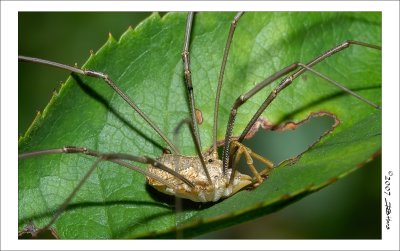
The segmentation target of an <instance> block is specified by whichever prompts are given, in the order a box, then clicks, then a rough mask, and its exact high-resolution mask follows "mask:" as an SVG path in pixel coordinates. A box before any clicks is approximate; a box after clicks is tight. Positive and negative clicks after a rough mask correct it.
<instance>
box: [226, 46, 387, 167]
mask: <svg viewBox="0 0 400 251" xmlns="http://www.w3.org/2000/svg"><path fill="white" fill-rule="evenodd" d="M350 45H360V46H364V47H368V48H372V49H376V50H381V47H380V46H376V45H372V44H367V43H363V42H359V41H353V40H349V41H345V42H343V43H342V44H340V45H338V46H336V47H334V48H332V49H330V50H328V51H326V52H325V53H323V54H321V55H320V56H318V57H316V58H314V59H313V60H311V61H310V62H308V63H307V64H305V65H304V64H301V63H294V64H292V65H289V66H288V67H286V68H284V69H282V70H280V71H278V72H277V73H275V74H273V75H271V76H270V77H268V78H266V79H265V80H263V81H262V82H260V83H259V84H257V85H256V86H255V87H253V88H252V89H251V90H250V91H248V92H247V93H245V94H243V95H240V96H239V97H238V98H237V99H236V101H235V103H234V104H233V106H232V109H231V112H230V116H229V121H228V126H227V129H226V134H225V142H224V152H223V158H222V161H223V169H224V171H225V170H226V169H227V168H229V167H230V166H231V163H229V162H230V161H229V145H230V142H231V137H232V130H233V125H234V123H235V118H236V113H237V109H238V108H239V107H240V106H241V105H242V104H244V103H245V102H246V101H247V100H248V99H250V98H251V97H252V96H253V95H254V94H256V93H258V92H259V91H260V90H261V89H263V88H264V87H265V86H267V85H269V84H270V83H272V82H273V81H275V80H277V79H278V78H280V77H283V76H285V75H286V74H288V73H290V72H292V71H294V70H296V69H298V68H300V69H299V70H297V71H296V72H295V73H293V74H292V75H290V76H288V77H286V78H285V79H283V80H282V81H281V82H280V84H279V85H278V86H277V87H275V88H274V89H273V90H272V92H271V93H270V94H269V96H268V97H267V99H266V100H265V101H264V103H263V104H262V105H261V106H260V108H259V109H258V110H257V111H256V113H255V114H254V116H253V117H252V119H251V120H250V121H249V123H248V124H247V126H246V128H245V129H244V130H243V132H242V134H241V135H240V137H239V138H238V140H237V141H238V142H242V141H243V139H244V137H245V136H246V135H247V133H248V132H249V130H250V129H251V127H252V126H253V125H254V123H255V122H256V121H257V119H258V117H259V116H260V115H261V114H262V113H263V112H264V110H265V109H266V108H267V107H268V105H269V104H270V103H271V102H272V101H273V100H274V99H275V98H276V96H277V95H278V94H279V92H281V91H282V90H283V89H285V88H286V87H288V86H289V85H290V84H291V83H293V80H295V79H296V78H298V77H299V76H300V75H301V74H303V73H304V72H306V71H307V70H310V71H311V72H313V73H314V74H316V75H317V76H319V77H321V78H323V79H324V80H327V81H328V82H329V83H332V84H334V85H335V86H337V87H339V88H341V89H343V90H344V91H346V92H348V93H349V94H351V95H353V96H355V97H357V98H359V99H360V100H362V101H364V102H366V103H368V104H369V105H371V106H373V107H375V108H377V109H379V106H378V105H376V104H373V103H372V102H370V101H368V100H366V99H365V98H363V97H361V96H359V95H357V94H354V92H352V91H350V90H349V89H347V88H346V87H344V86H342V85H341V84H339V83H337V82H335V81H333V80H331V79H329V78H328V77H326V76H324V75H323V74H321V73H319V72H316V71H315V70H311V67H312V66H314V65H315V64H317V63H319V62H321V61H322V60H324V59H326V58H328V57H330V56H332V55H333V54H335V53H337V52H340V51H342V50H344V49H346V48H348V47H349V46H350ZM231 151H233V152H235V151H236V149H232V150H231ZM233 154H235V153H233Z"/></svg>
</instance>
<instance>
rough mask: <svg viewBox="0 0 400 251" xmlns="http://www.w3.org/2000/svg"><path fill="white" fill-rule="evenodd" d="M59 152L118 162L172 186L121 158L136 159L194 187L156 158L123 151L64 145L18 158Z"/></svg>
mask: <svg viewBox="0 0 400 251" xmlns="http://www.w3.org/2000/svg"><path fill="white" fill-rule="evenodd" d="M60 153H81V154H85V155H89V156H94V157H97V158H103V159H104V160H107V161H111V162H114V163H117V164H120V165H122V166H125V167H127V168H130V169H132V170H134V171H137V172H140V173H142V174H144V175H145V176H148V177H151V178H153V179H155V180H157V181H159V182H160V183H162V184H164V185H166V186H168V187H171V188H174V187H173V186H172V185H171V184H169V183H168V182H166V181H165V180H163V179H161V178H160V177H158V176H156V175H154V174H153V173H151V172H148V171H147V170H144V169H142V168H139V167H136V166H134V165H131V164H130V163H128V162H125V161H123V160H131V161H136V162H139V163H143V164H150V165H152V166H154V167H156V168H159V169H161V170H163V171H165V172H168V173H170V174H171V175H173V176H175V177H176V178H178V179H180V180H181V181H182V182H184V183H186V184H187V185H188V186H190V187H194V185H193V183H192V182H191V181H189V180H188V179H186V178H185V177H183V176H182V175H181V174H179V173H177V172H175V171H174V170H172V169H171V168H168V167H167V166H165V165H164V164H163V163H161V162H159V161H157V160H156V159H153V158H151V157H147V156H142V157H138V156H135V155H131V154H124V153H101V152H98V151H95V150H91V149H89V148H86V147H80V146H65V147H62V148H56V149H47V150H39V151H32V152H27V153H22V154H20V155H19V156H18V159H25V158H30V157H35V156H42V155H49V154H60Z"/></svg>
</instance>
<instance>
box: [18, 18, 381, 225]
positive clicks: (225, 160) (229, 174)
mask: <svg viewBox="0 0 400 251" xmlns="http://www.w3.org/2000/svg"><path fill="white" fill-rule="evenodd" d="M242 15H243V13H242V12H239V13H238V14H237V15H236V16H235V17H234V19H233V20H232V22H231V25H230V30H229V35H228V38H227V41H226V46H225V49H224V54H223V58H222V63H221V68H220V75H219V78H218V85H217V92H216V96H215V105H214V124H213V145H212V148H211V149H210V150H209V151H207V152H204V153H203V152H202V151H201V149H202V147H201V139H200V134H199V129H198V123H197V120H196V113H195V108H196V105H195V95H194V92H193V86H192V79H191V71H190V56H189V51H190V43H189V41H190V36H191V29H192V24H193V16H194V14H193V13H189V14H188V17H187V22H186V29H185V37H184V46H183V51H182V60H183V65H184V78H185V84H186V87H187V92H188V97H189V109H190V118H188V119H186V120H184V121H182V122H181V123H180V124H179V125H177V127H176V132H175V133H178V131H179V129H180V128H181V126H182V125H184V124H187V125H188V126H189V127H190V132H191V134H192V138H193V142H194V146H195V149H196V152H197V156H183V155H181V154H180V152H179V149H178V148H177V147H176V146H175V145H174V143H173V142H172V141H171V140H170V139H169V138H168V137H167V136H166V135H165V134H164V133H163V132H162V131H161V130H160V129H159V127H158V126H157V125H156V124H155V123H154V122H153V121H152V120H151V119H150V118H149V117H148V116H147V115H146V114H145V113H144V112H143V111H142V110H141V109H140V108H139V107H138V106H137V105H136V104H135V103H134V102H133V101H132V100H131V98H130V97H129V96H128V95H127V94H126V93H125V92H124V91H123V90H121V89H120V88H119V87H118V85H117V84H116V83H115V82H114V81H113V80H112V79H111V78H110V77H109V76H108V75H107V74H106V73H102V72H98V71H94V70H89V69H79V68H76V67H72V66H68V65H65V64H60V63H56V62H52V61H48V60H43V59H39V58H33V57H26V56H19V60H20V61H26V62H31V63H38V64H44V65H48V66H52V67H56V68H60V69H63V70H67V71H70V72H73V73H76V74H80V75H85V76H89V77H94V78H99V79H102V80H104V82H105V83H106V84H108V85H109V86H110V87H111V88H112V89H113V90H114V91H115V92H116V93H117V94H118V95H119V96H120V97H121V98H122V99H123V100H124V101H125V102H126V103H127V104H128V105H129V106H131V108H132V109H134V110H135V111H136V112H137V113H138V114H139V115H140V116H141V118H142V119H143V120H144V121H145V122H146V123H147V124H148V125H149V126H150V127H151V128H152V129H153V130H154V131H155V132H156V133H157V134H158V135H159V136H160V137H161V138H162V139H163V140H164V141H165V143H166V144H167V145H168V148H169V150H170V152H171V153H164V154H163V155H162V156H161V157H159V158H152V157H148V156H135V155H131V154H124V153H104V152H99V151H96V150H92V149H88V148H85V147H82V146H64V147H61V148H55V149H46V150H36V151H32V152H26V153H21V154H19V159H24V158H28V157H35V156H36V157H37V156H41V155H48V154H59V153H80V154H85V155H88V156H93V157H95V161H94V163H93V164H92V166H91V168H90V169H89V171H88V172H87V173H86V174H85V176H84V177H83V178H82V179H81V180H80V182H79V184H78V185H77V186H76V187H75V189H74V190H73V191H72V192H71V193H70V195H69V196H68V198H67V199H66V200H65V201H64V203H63V204H62V205H61V206H60V207H59V208H58V210H57V211H56V213H55V214H54V216H53V217H52V219H51V221H50V222H49V223H48V224H47V225H46V226H45V227H44V228H42V229H47V228H49V227H50V226H51V225H52V224H53V223H54V222H55V221H56V220H57V218H58V217H59V216H60V214H61V213H62V212H63V211H64V210H65V209H66V207H67V206H68V204H69V203H70V202H71V200H72V199H73V197H74V196H75V195H76V193H77V192H78V191H79V189H80V188H81V187H82V185H83V184H84V183H85V182H86V181H87V179H88V178H89V177H90V175H91V174H92V173H93V171H94V170H95V169H96V167H97V166H98V164H99V163H100V162H102V161H110V162H114V163H117V164H119V165H121V166H124V167H127V168H130V169H132V170H135V171H137V172H140V173H142V174H143V175H145V176H146V178H147V181H148V183H149V184H150V185H151V186H153V187H154V188H156V189H157V190H158V191H160V192H163V193H166V194H169V195H174V196H177V197H180V198H185V199H190V200H192V201H196V202H210V201H213V202H215V201H218V200H220V199H221V198H226V197H229V196H232V195H233V194H235V193H236V192H238V191H239V190H241V189H243V188H245V187H249V186H250V187H256V186H258V185H259V184H260V183H261V182H263V180H264V178H265V177H266V176H268V174H269V173H270V172H271V170H273V164H272V163H271V162H270V161H269V160H267V159H265V158H264V157H262V156H260V155H258V154H256V153H254V152H252V151H251V150H250V149H249V148H247V147H245V146H244V145H242V141H243V139H244V138H245V136H246V135H247V134H248V133H249V131H250V129H251V127H252V126H253V125H254V123H255V122H256V120H257V119H258V118H259V117H260V115H261V114H262V113H263V111H264V110H265V109H266V108H267V107H268V106H269V104H270V103H271V102H272V101H273V100H274V99H275V98H276V97H277V96H278V94H279V93H280V92H281V91H282V90H283V89H285V88H286V87H287V86H289V85H290V84H292V83H294V80H295V79H296V78H298V77H299V76H301V75H302V74H303V73H305V72H307V71H308V72H310V73H313V74H315V75H316V76H318V77H320V78H321V79H323V80H324V81H325V82H326V83H331V84H333V85H335V86H336V87H338V88H340V89H342V90H343V91H345V92H347V93H349V94H351V95H352V96H354V97H356V98H358V99H360V100H361V101H363V102H365V103H367V104H369V105H371V106H372V107H374V108H376V109H379V106H377V105H375V104H373V103H372V102H370V101H369V100H367V99H365V98H363V97H361V96H360V95H358V94H356V93H354V92H353V91H351V90H350V89H348V88H346V87H344V86H343V85H341V84H339V83H337V82H336V81H334V80H332V79H330V78H328V77H327V76H325V75H323V74H322V73H320V72H318V71H316V70H314V69H313V68H312V67H313V66H314V65H316V64H318V63H319V62H321V61H323V60H324V59H326V58H328V57H330V56H331V55H333V54H335V53H338V52H340V51H342V50H344V49H346V48H348V47H349V46H351V45H356V46H362V47H367V48H370V49H375V50H380V49H381V47H380V46H376V45H372V44H368V43H364V42H359V41H353V40H348V41H345V42H342V43H341V44H339V45H338V46H335V47H333V48H332V49H330V50H328V51H326V52H324V53H322V54H321V55H319V56H317V57H315V58H313V59H312V60H310V61H309V62H307V63H293V64H291V65H288V66H287V67H285V68H283V69H281V70H279V71H277V72H276V73H274V74H273V75H271V76H269V77H267V78H266V79H264V80H263V81H261V82H260V83H258V84H257V85H255V86H254V87H253V88H252V89H250V90H249V91H248V92H246V93H244V94H242V95H240V96H239V97H238V98H237V99H236V100H235V102H234V104H233V105H232V108H231V111H230V114H229V120H228V123H227V125H226V133H225V139H224V145H223V153H222V156H221V157H220V156H218V153H217V127H218V124H217V121H218V109H219V97H220V93H221V88H222V82H223V77H224V72H225V66H226V63H227V58H228V54H229V49H230V47H231V43H232V41H233V36H234V33H235V28H236V26H237V24H238V22H239V20H240V18H241V16H242ZM282 77H284V78H283V80H281V82H280V83H279V84H278V86H277V87H275V88H274V89H273V90H272V91H271V93H270V94H269V95H268V97H267V98H266V99H265V101H264V102H263V103H262V104H261V106H260V107H259V109H258V110H257V111H256V112H255V113H254V115H253V117H252V119H251V120H250V121H249V122H248V124H247V126H246V127H245V129H244V130H243V132H242V133H241V135H240V136H239V138H238V139H233V138H232V130H233V127H234V123H235V118H236V114H237V111H238V109H239V108H240V107H241V105H243V104H244V103H245V102H246V101H247V100H249V99H250V98H251V97H253V96H254V95H255V94H256V93H258V92H259V91H260V90H262V89H263V88H264V87H266V86H268V85H269V84H271V83H272V82H274V81H276V80H278V79H280V78H282ZM242 155H244V157H245V159H246V163H247V164H248V166H249V169H250V171H251V173H252V175H253V177H250V176H248V175H245V174H242V173H240V172H238V171H237V170H236V167H237V164H238V161H239V160H240V157H241V156H242ZM253 159H257V160H259V161H260V162H261V163H263V164H264V165H265V168H264V169H263V170H262V171H261V172H259V171H257V169H256V168H255V166H254V164H253ZM129 161H133V162H138V163H144V164H147V165H148V169H147V170H145V169H142V168H139V167H137V166H135V165H133V164H132V163H131V162H129Z"/></svg>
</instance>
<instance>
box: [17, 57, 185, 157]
mask: <svg viewBox="0 0 400 251" xmlns="http://www.w3.org/2000/svg"><path fill="white" fill-rule="evenodd" d="M18 60H20V61H24V62H30V63H38V64H43V65H48V66H52V67H56V68H60V69H63V70H67V71H71V72H74V73H77V74H80V75H85V76H89V77H94V78H99V79H102V80H104V82H106V83H107V84H108V85H109V86H110V87H111V88H112V89H113V90H114V91H115V92H117V93H118V95H119V96H120V97H121V98H122V99H124V100H125V102H126V103H128V104H129V106H130V107H132V108H133V109H134V110H135V111H136V112H137V113H138V114H139V115H140V117H142V118H143V119H144V120H145V121H146V123H147V124H148V125H149V126H150V127H151V128H153V129H154V130H155V131H156V132H157V133H158V135H160V137H161V138H162V139H163V140H164V141H165V142H166V143H167V144H168V145H169V146H170V147H171V149H172V151H173V152H175V153H179V151H178V148H177V147H176V146H175V145H174V144H173V143H172V141H170V140H169V139H168V137H167V136H166V135H165V134H164V133H163V132H162V131H161V130H160V128H158V126H157V125H156V124H155V123H154V122H153V121H152V120H151V119H150V118H149V117H148V116H147V115H146V114H145V113H144V112H143V111H142V110H140V109H139V107H138V106H137V105H136V104H135V103H134V102H133V101H132V99H131V98H129V96H128V95H127V94H126V93H125V92H124V91H122V90H121V89H120V88H119V87H118V86H117V85H116V84H115V83H114V81H112V80H111V78H110V77H109V76H108V75H107V74H105V73H102V72H97V71H93V70H86V69H79V68H75V67H72V66H69V65H65V64H60V63H57V62H53V61H49V60H44V59H40V58H33V57H26V56H18Z"/></svg>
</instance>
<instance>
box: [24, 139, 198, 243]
mask: <svg viewBox="0 0 400 251" xmlns="http://www.w3.org/2000/svg"><path fill="white" fill-rule="evenodd" d="M59 153H82V154H85V155H89V156H94V157H97V159H96V161H95V162H94V163H93V165H92V166H91V167H90V169H89V170H88V171H87V172H86V174H85V175H84V176H83V178H82V179H81V180H80V181H79V183H78V185H77V186H76V187H75V188H74V190H72V192H71V193H70V194H69V195H68V197H67V199H66V200H65V201H64V202H63V203H62V204H61V205H60V206H59V207H58V208H57V210H56V212H55V214H54V215H53V217H52V219H51V220H50V222H49V223H47V224H46V226H44V227H43V228H41V229H39V230H38V231H37V232H36V233H34V234H36V235H37V234H39V233H40V232H42V231H44V230H46V229H48V228H49V227H51V225H53V223H54V222H55V221H56V220H57V219H58V218H59V217H60V215H61V214H62V213H63V212H64V211H65V209H66V208H67V206H68V205H69V204H70V202H71V200H72V199H73V198H74V197H75V195H76V193H77V192H78V191H79V190H80V189H81V187H82V186H83V184H85V182H86V181H87V180H88V179H89V177H90V176H91V175H92V173H93V171H94V170H95V169H96V167H97V166H98V164H99V163H100V162H101V161H111V162H114V163H117V164H119V165H122V166H125V167H127V168H130V169H132V170H135V171H137V172H140V173H142V174H144V175H146V176H148V177H150V178H153V179H155V180H157V181H158V182H160V183H162V184H164V185H166V186H168V187H169V188H171V189H175V187H174V186H173V185H172V184H171V183H169V182H168V181H165V180H163V179H162V178H160V177H159V176H157V175H155V174H153V173H150V172H148V171H146V170H144V169H141V168H139V167H136V166H134V165H132V164H130V163H128V162H125V161H123V160H131V161H136V162H140V163H145V164H151V165H153V166H154V167H156V168H159V169H161V170H163V171H166V172H168V173H170V174H172V175H174V176H175V177H176V178H178V179H180V180H182V181H183V182H185V183H186V184H187V185H189V186H190V187H192V188H193V187H194V185H193V183H192V182H190V181H189V180H187V179H186V178H185V177H183V176H182V175H180V174H179V173H177V172H175V171H174V170H172V169H170V168H168V167H166V166H165V165H164V164H162V163H161V162H159V161H157V160H155V159H153V158H150V157H145V156H144V157H137V156H134V155H130V154H121V153H101V152H98V151H95V150H91V149H88V148H85V147H77V146H66V147H63V148H57V149H48V150H42V151H34V152H28V153H23V154H20V155H19V157H18V158H19V159H24V158H29V157H35V156H41V155H48V154H59Z"/></svg>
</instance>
